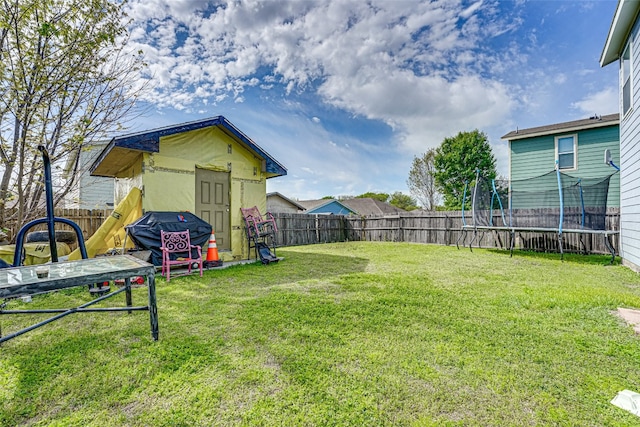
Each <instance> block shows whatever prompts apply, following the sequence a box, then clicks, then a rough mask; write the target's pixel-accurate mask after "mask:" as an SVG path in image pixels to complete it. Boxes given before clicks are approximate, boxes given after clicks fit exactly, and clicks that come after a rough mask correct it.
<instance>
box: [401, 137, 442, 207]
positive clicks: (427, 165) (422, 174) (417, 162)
mask: <svg viewBox="0 0 640 427" xmlns="http://www.w3.org/2000/svg"><path fill="white" fill-rule="evenodd" d="M435 156H436V149H435V148H432V149H430V150H429V151H427V152H426V153H424V154H423V155H422V156H421V157H418V156H415V157H414V158H413V163H412V165H411V170H410V171H409V178H408V179H407V186H408V187H409V191H411V194H413V195H414V196H415V197H416V199H418V202H420V204H421V205H422V207H423V208H424V209H426V210H429V211H434V210H436V207H437V206H438V200H439V199H440V195H439V193H438V189H437V187H436V181H435V178H434V173H435V170H436V168H435V160H434V159H435Z"/></svg>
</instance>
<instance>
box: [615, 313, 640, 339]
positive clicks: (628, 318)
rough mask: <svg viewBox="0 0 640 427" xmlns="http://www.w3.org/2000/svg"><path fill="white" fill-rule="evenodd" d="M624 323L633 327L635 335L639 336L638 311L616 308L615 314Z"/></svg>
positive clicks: (639, 317) (639, 316) (639, 322)
mask: <svg viewBox="0 0 640 427" xmlns="http://www.w3.org/2000/svg"><path fill="white" fill-rule="evenodd" d="M616 314H617V315H618V316H620V317H621V318H622V319H623V320H624V321H625V322H627V323H628V324H629V325H631V326H633V330H634V331H635V332H636V334H638V335H640V310H636V309H631V308H618V311H617V312H616Z"/></svg>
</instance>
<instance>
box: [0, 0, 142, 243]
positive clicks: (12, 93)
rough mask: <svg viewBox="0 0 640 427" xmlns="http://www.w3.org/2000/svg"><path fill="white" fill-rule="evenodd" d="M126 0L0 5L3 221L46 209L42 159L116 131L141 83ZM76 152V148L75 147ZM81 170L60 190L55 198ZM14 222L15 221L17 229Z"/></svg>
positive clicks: (17, 0) (28, 0)
mask: <svg viewBox="0 0 640 427" xmlns="http://www.w3.org/2000/svg"><path fill="white" fill-rule="evenodd" d="M125 16H126V15H125V13H124V9H123V2H119V1H109V0H5V1H3V4H2V7H1V8H0V95H1V96H0V224H6V223H15V224H17V226H20V225H21V224H22V223H25V222H27V221H29V220H31V219H33V218H36V217H38V216H42V214H43V193H44V186H43V184H42V179H41V175H42V158H41V156H40V153H39V152H38V150H37V146H38V145H43V146H45V147H46V149H47V151H48V153H49V155H50V158H51V162H52V166H53V168H54V171H55V170H56V168H55V164H56V162H57V161H63V160H65V159H66V158H67V157H68V156H69V155H70V154H71V153H73V152H75V153H77V154H79V152H80V150H82V149H83V147H85V146H86V145H88V144H90V143H91V142H93V141H97V140H104V139H105V138H107V137H110V136H111V135H112V132H114V131H116V130H122V128H123V126H124V123H126V120H130V119H132V117H135V115H134V116H132V115H131V113H133V112H134V111H135V105H136V99H137V98H138V97H139V96H140V95H141V94H142V93H143V92H144V90H145V86H146V85H145V84H144V83H142V84H141V83H140V80H139V73H140V70H141V68H142V67H144V62H143V58H142V54H141V52H136V53H127V52H126V50H125V47H126V43H127V32H126V27H125V25H126V22H125V19H124V18H125ZM76 158H77V159H79V158H80V156H76ZM77 172H78V165H77V164H76V165H75V167H73V168H72V171H71V174H70V177H69V178H68V180H67V182H66V183H65V184H64V185H63V186H61V187H60V188H57V189H56V192H55V199H54V204H55V203H57V202H58V201H59V200H60V199H61V198H62V197H63V196H64V195H65V194H66V193H67V192H68V191H69V189H70V188H71V186H72V184H73V183H74V180H75V179H76V176H77ZM14 231H15V230H14Z"/></svg>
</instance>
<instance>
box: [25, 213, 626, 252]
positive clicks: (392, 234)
mask: <svg viewBox="0 0 640 427" xmlns="http://www.w3.org/2000/svg"><path fill="white" fill-rule="evenodd" d="M111 212H112V211H111V210H97V209H94V210H87V209H58V208H56V209H55V215H56V216H58V217H62V218H67V219H70V220H71V221H73V222H75V223H76V224H78V226H80V229H81V230H82V231H83V233H84V237H85V239H88V238H89V237H91V236H92V235H93V233H95V231H96V230H97V229H98V227H100V225H101V224H102V223H103V221H104V220H105V219H106V218H107V217H108V216H109V215H111ZM273 216H274V217H275V219H276V224H277V225H278V236H277V238H278V246H297V245H312V244H316V243H329V242H344V241H374V242H376V241H377V242H380V241H385V242H412V243H431V244H436V245H455V244H456V242H457V241H458V237H459V236H460V230H461V228H462V216H461V212H460V211H440V212H406V213H401V214H398V215H387V216H377V217H373V216H372V217H358V216H343V215H309V214H299V213H274V214H273ZM465 218H466V222H467V224H470V223H471V219H470V217H469V216H467V215H466V213H465ZM495 219H496V221H497V220H498V217H497V216H496V218H495ZM58 227H60V229H65V227H66V226H64V225H62V224H61V225H56V229H58ZM38 229H46V226H38V227H34V230H38ZM606 229H607V230H619V229H620V211H619V209H617V208H613V209H612V208H610V209H608V210H607V216H606ZM471 234H472V233H467V236H466V239H465V241H462V240H461V241H460V242H459V243H460V245H461V246H463V245H467V246H468V245H469V242H470V240H471V237H470V236H471ZM515 237H516V240H515V249H525V250H533V251H545V252H546V251H550V252H557V251H558V238H557V235H556V234H555V233H533V232H526V233H516V236H515ZM611 244H612V246H613V247H614V248H615V250H616V252H617V251H618V245H619V236H618V235H616V236H612V238H611ZM473 247H482V248H502V249H508V248H509V233H508V232H507V231H485V232H479V233H478V235H477V238H476V240H475V241H474V242H473ZM563 249H564V251H565V252H582V251H583V250H585V251H586V252H587V253H593V254H608V253H609V250H608V249H607V248H606V246H605V244H604V241H603V238H602V236H600V235H592V234H584V235H578V234H575V233H566V234H563Z"/></svg>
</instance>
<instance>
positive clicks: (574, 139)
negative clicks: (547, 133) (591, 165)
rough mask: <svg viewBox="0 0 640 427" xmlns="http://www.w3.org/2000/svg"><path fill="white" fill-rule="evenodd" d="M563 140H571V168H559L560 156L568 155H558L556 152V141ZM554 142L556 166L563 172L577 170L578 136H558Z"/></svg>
mask: <svg viewBox="0 0 640 427" xmlns="http://www.w3.org/2000/svg"><path fill="white" fill-rule="evenodd" d="M564 138H573V167H570V168H560V154H568V153H559V152H558V140H560V139H564ZM554 141H555V146H556V147H555V151H556V164H557V165H558V168H560V170H563V171H573V170H576V169H578V134H577V133H571V134H568V135H558V136H556V137H555V138H554Z"/></svg>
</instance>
